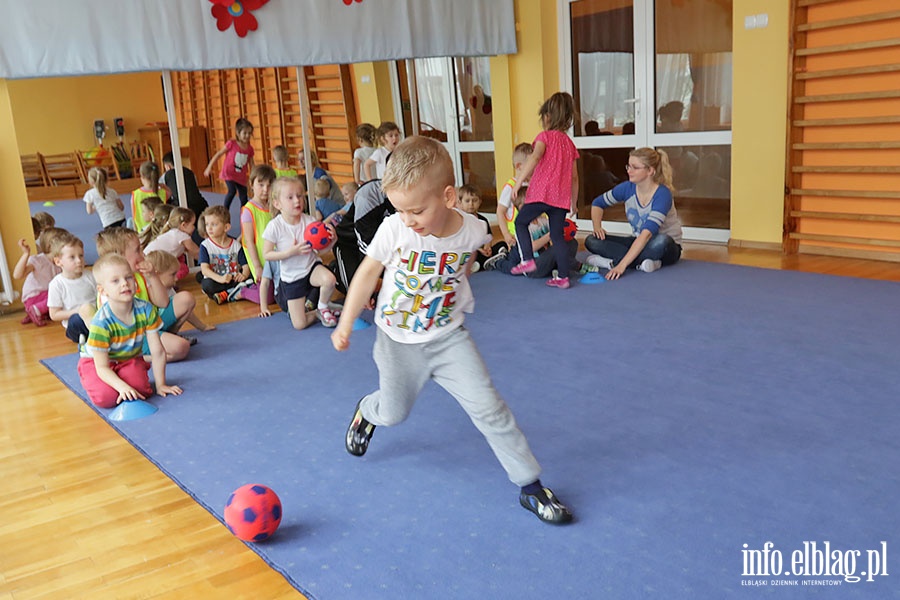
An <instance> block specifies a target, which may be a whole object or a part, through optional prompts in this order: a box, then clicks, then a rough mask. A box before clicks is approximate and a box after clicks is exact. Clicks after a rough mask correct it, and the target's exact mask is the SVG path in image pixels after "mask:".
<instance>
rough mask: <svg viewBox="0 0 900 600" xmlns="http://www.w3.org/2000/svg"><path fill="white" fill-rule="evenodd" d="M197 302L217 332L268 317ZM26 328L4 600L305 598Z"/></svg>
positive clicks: (9, 380) (8, 436) (811, 266)
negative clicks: (114, 421)
mask: <svg viewBox="0 0 900 600" xmlns="http://www.w3.org/2000/svg"><path fill="white" fill-rule="evenodd" d="M685 258H686V259H692V260H705V261H716V262H729V263H735V264H742V265H751V266H758V267H764V268H774V269H787V270H798V271H810V272H816V273H828V274H833V275H844V276H856V277H865V278H872V279H885V280H891V281H900V264H897V263H888V262H876V261H863V260H854V259H838V258H828V257H817V256H808V255H805V256H787V257H786V256H782V255H780V254H778V253H774V252H769V251H762V250H738V249H727V248H725V247H722V246H713V245H699V244H693V245H688V246H687V247H686V249H685ZM188 289H192V291H193V292H194V293H195V294H196V295H197V297H198V305H197V310H198V312H199V314H201V315H202V317H203V318H204V319H205V320H207V321H209V322H212V323H222V322H226V321H231V320H236V319H241V318H245V317H248V316H251V315H253V314H255V312H256V310H255V306H254V305H252V304H249V303H246V302H239V303H235V304H230V305H226V306H217V305H216V304H215V303H211V302H209V301H208V300H207V299H206V298H205V297H204V296H202V294H200V293H199V289H197V286H196V284H193V285H192V286H190V287H189V288H188ZM20 317H21V313H13V314H8V315H5V316H2V317H0V351H2V357H0V386H2V387H0V389H2V395H0V399H2V403H3V419H2V427H0V478H2V479H3V481H5V482H6V483H5V484H4V485H3V491H2V492H0V514H2V515H3V516H2V519H0V540H2V543H0V600H3V599H8V598H15V599H24V598H65V599H71V598H91V599H98V598H203V599H218V598H223V599H224V598H227V599H234V598H254V599H267V598H294V599H296V598H302V596H301V595H300V594H299V593H298V592H297V591H296V590H294V588H292V587H291V586H290V585H289V584H288V583H287V582H286V581H285V580H284V579H283V578H282V577H281V575H279V574H278V573H276V572H275V571H273V570H272V569H270V568H269V567H268V566H267V565H266V564H265V563H264V562H263V561H262V560H261V559H260V558H259V557H258V556H257V555H256V554H255V553H253V552H252V551H250V550H248V549H247V548H246V547H245V546H244V544H243V543H241V542H240V541H238V540H237V539H236V538H234V537H232V536H231V534H229V533H228V531H227V530H226V529H225V528H224V527H223V526H222V525H220V524H219V522H218V521H217V520H216V519H215V518H213V517H212V516H211V515H210V514H209V513H207V512H206V511H205V510H204V509H203V508H201V507H200V506H199V505H198V504H197V503H195V502H194V501H193V500H192V499H191V498H190V497H189V496H188V495H187V494H185V493H184V492H182V491H181V489H180V488H179V487H178V486H177V485H175V484H174V483H172V481H171V480H169V479H168V478H167V477H166V476H164V475H163V474H162V473H161V472H160V471H159V470H158V469H157V468H156V467H154V466H153V465H152V464H151V463H150V462H148V461H147V460H146V459H144V457H143V456H142V455H141V454H140V453H139V452H138V451H136V450H135V449H134V448H132V447H131V445H130V444H128V442H126V441H124V440H123V439H122V438H121V437H119V435H118V434H117V433H115V432H114V431H113V429H112V428H111V427H109V426H108V425H107V424H106V422H105V421H104V420H103V419H101V418H100V417H98V416H97V415H96V414H95V413H94V412H93V411H92V410H91V409H90V408H88V407H87V406H85V405H84V403H83V402H82V401H81V400H80V399H78V398H77V397H76V396H75V395H74V394H73V393H72V392H70V391H69V390H68V389H67V388H66V387H65V386H63V384H62V383H60V382H59V381H58V380H57V379H56V377H54V376H53V375H51V374H50V372H49V371H47V370H46V369H45V368H44V367H43V366H41V365H40V364H39V363H38V362H37V361H38V360H39V359H41V358H46V357H51V356H58V355H60V354H66V353H69V352H72V351H73V347H72V345H71V343H70V342H68V341H67V340H66V339H65V336H64V335H63V332H62V329H61V328H60V327H59V326H55V325H53V326H47V327H44V328H40V329H39V328H36V327H34V326H33V325H27V326H23V325H20V324H19V319H20ZM198 335H199V337H200V340H201V341H200V343H203V342H202V336H203V334H198ZM298 335H300V334H298Z"/></svg>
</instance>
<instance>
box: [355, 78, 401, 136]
mask: <svg viewBox="0 0 900 600" xmlns="http://www.w3.org/2000/svg"><path fill="white" fill-rule="evenodd" d="M391 65H392V63H387V62H378V63H372V62H367V63H356V64H354V65H351V66H352V73H353V87H354V90H355V94H354V95H355V96H356V108H357V110H356V116H357V122H359V123H371V124H373V125H374V126H375V127H378V125H379V124H380V123H381V122H382V121H393V120H394V119H395V116H394V99H393V96H392V93H391V72H390V69H391ZM364 80H365V81H364Z"/></svg>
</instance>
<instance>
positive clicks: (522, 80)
mask: <svg viewBox="0 0 900 600" xmlns="http://www.w3.org/2000/svg"><path fill="white" fill-rule="evenodd" d="M514 8H515V17H516V44H517V47H518V52H517V53H516V54H512V55H510V56H504V57H495V58H493V59H492V60H491V91H492V96H493V98H492V99H493V105H494V110H493V113H492V114H493V120H494V152H495V154H496V169H497V193H498V194H499V193H500V189H501V188H502V187H503V184H504V183H505V182H506V180H507V179H509V178H510V177H512V176H513V168H512V150H513V148H514V147H515V145H516V144H519V143H521V142H531V141H532V140H534V138H535V136H536V135H537V134H538V133H540V131H541V125H540V120H539V119H538V114H537V112H538V109H539V108H540V106H541V103H543V101H544V100H546V99H547V98H548V97H549V96H550V95H551V94H553V93H554V92H556V91H559V58H558V55H559V47H558V45H557V26H556V22H557V12H556V3H555V2H546V1H544V2H542V1H541V0H515V2H514ZM536 73H541V74H542V76H540V77H537V76H536V75H535V74H536ZM504 111H507V112H504Z"/></svg>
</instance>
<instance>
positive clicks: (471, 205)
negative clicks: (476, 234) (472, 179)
mask: <svg viewBox="0 0 900 600" xmlns="http://www.w3.org/2000/svg"><path fill="white" fill-rule="evenodd" d="M458 193H459V208H460V209H461V210H462V211H463V212H465V213H469V214H470V215H472V216H473V217H475V218H477V219H478V220H479V221H481V222H482V223H483V224H484V229H485V232H486V233H487V234H488V235H489V236H490V237H491V239H490V241H488V242H487V243H486V244H485V245H484V246H482V247H481V248H479V249H478V254H477V256H476V258H475V262H474V263H472V272H473V273H475V272H477V271H480V270H481V269H482V268H484V263H485V261H486V260H487V259H488V258H490V257H491V256H493V255H494V254H496V253H497V252H499V251H500V250H504V249H506V248H507V245H506V242H497V243H496V244H493V245H491V242H492V241H493V237H494V234H493V232H492V230H491V223H490V221H488V220H487V218H486V217H485V216H484V215H482V214H481V213H479V212H478V209H479V208H481V194H480V193H479V192H478V188H477V187H475V186H474V185H472V184H471V183H467V184H465V185H462V186H460V187H459V192H458Z"/></svg>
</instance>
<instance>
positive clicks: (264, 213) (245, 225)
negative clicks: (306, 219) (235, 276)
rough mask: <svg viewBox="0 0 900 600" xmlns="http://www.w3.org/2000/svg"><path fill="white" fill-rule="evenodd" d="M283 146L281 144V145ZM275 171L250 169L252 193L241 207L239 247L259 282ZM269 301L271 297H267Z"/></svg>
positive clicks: (264, 168) (264, 167)
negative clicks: (270, 193) (264, 233)
mask: <svg viewBox="0 0 900 600" xmlns="http://www.w3.org/2000/svg"><path fill="white" fill-rule="evenodd" d="M281 147H282V148H283V146H281ZM275 173H276V171H275V169H273V168H272V167H270V166H269V165H256V166H255V167H253V170H252V171H250V189H251V191H252V192H253V195H252V196H251V197H250V201H249V202H247V204H245V205H244V207H243V208H241V247H243V249H244V257H245V258H246V259H247V266H249V267H250V275H251V276H252V277H253V281H255V282H257V283H260V279H261V278H262V270H263V265H264V264H265V261H264V260H263V258H262V253H263V239H262V234H263V231H265V230H266V225H268V224H269V221H271V220H272V217H273V215H272V211H271V210H270V209H269V204H270V203H269V192H270V191H271V189H272V184H273V183H275V179H276V178H277V175H275ZM268 301H269V302H271V301H272V298H271V297H269V298H268Z"/></svg>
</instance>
